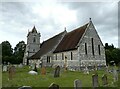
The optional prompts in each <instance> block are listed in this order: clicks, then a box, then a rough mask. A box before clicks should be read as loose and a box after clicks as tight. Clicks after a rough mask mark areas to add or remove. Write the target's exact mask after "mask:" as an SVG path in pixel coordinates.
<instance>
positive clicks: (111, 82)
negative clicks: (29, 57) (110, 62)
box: [2, 65, 120, 89]
mask: <svg viewBox="0 0 120 89" xmlns="http://www.w3.org/2000/svg"><path fill="white" fill-rule="evenodd" d="M11 68H12V69H13V70H12V72H13V73H11V74H10V73H9V72H10V71H6V70H5V69H4V70H5V71H3V72H2V87H17V88H16V89H18V87H21V86H31V87H41V88H39V89H42V87H44V88H46V89H48V87H50V86H52V84H57V85H58V86H59V87H60V88H55V89H62V87H72V89H74V88H73V87H88V88H90V89H92V87H99V89H101V88H103V87H105V88H106V87H112V88H114V89H116V87H117V86H118V85H120V84H119V83H120V81H119V80H118V79H117V75H116V74H113V72H111V73H109V72H107V70H106V71H105V69H101V70H96V71H89V73H88V72H86V71H70V70H65V69H64V68H62V69H61V68H59V67H56V68H37V70H36V71H37V73H36V74H32V73H33V71H31V70H32V68H30V67H29V66H22V65H19V66H18V65H16V66H15V67H11ZM110 69H111V68H110ZM104 74H105V75H104ZM117 74H118V75H120V73H119V72H117ZM103 75H104V76H103ZM106 77H107V78H106ZM115 77H116V79H115ZM118 77H120V76H118ZM3 89H4V88H3ZM11 89H12V88H11ZM32 89H34V88H32ZM49 89H51V88H49ZM75 89H77V88H75ZM80 89H81V88H80Z"/></svg>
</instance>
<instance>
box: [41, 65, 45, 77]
mask: <svg viewBox="0 0 120 89" xmlns="http://www.w3.org/2000/svg"><path fill="white" fill-rule="evenodd" d="M41 74H42V75H46V69H45V67H44V66H43V67H42V68H41Z"/></svg>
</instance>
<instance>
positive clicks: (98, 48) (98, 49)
mask: <svg viewBox="0 0 120 89" xmlns="http://www.w3.org/2000/svg"><path fill="white" fill-rule="evenodd" d="M98 53H99V55H101V53H100V45H98Z"/></svg>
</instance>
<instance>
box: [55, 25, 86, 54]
mask: <svg viewBox="0 0 120 89" xmlns="http://www.w3.org/2000/svg"><path fill="white" fill-rule="evenodd" d="M87 26H88V23H87V24H85V25H84V26H82V27H79V28H77V29H75V30H73V31H71V32H69V33H67V34H66V35H65V36H64V38H63V39H62V41H61V42H60V43H59V45H58V46H57V48H56V49H55V51H54V53H57V52H63V51H69V50H74V49H76V46H77V44H78V42H79V40H80V39H81V37H82V35H83V34H84V32H85V29H86V28H87Z"/></svg>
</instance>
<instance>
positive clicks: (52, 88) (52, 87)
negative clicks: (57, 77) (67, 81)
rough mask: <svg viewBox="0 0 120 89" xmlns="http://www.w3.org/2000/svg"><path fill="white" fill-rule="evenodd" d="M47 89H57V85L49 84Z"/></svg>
mask: <svg viewBox="0 0 120 89" xmlns="http://www.w3.org/2000/svg"><path fill="white" fill-rule="evenodd" d="M48 89H59V85H57V84H54V83H51V84H50V86H49V88H48Z"/></svg>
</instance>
